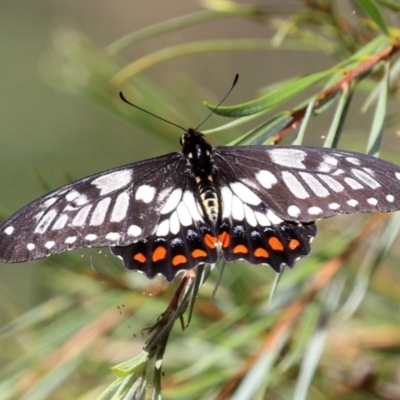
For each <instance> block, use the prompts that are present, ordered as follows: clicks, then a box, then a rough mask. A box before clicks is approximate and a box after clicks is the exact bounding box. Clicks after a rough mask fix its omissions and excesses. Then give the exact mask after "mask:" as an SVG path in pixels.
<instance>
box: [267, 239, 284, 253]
mask: <svg viewBox="0 0 400 400" xmlns="http://www.w3.org/2000/svg"><path fill="white" fill-rule="evenodd" d="M268 243H269V245H270V246H271V248H272V250H277V251H283V250H284V247H283V244H282V242H281V241H280V240H279V239H278V238H277V237H275V236H272V237H271V238H269V240H268Z"/></svg>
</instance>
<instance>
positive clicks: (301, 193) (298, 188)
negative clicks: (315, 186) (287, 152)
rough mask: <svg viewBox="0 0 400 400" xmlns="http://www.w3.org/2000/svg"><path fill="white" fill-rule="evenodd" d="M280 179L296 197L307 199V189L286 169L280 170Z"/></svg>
mask: <svg viewBox="0 0 400 400" xmlns="http://www.w3.org/2000/svg"><path fill="white" fill-rule="evenodd" d="M282 179H283V181H284V182H285V185H286V186H287V188H288V189H289V190H290V191H291V192H292V194H294V195H295V196H296V197H297V198H298V199H307V198H308V197H310V195H309V194H308V192H307V190H306V189H305V188H304V186H303V185H302V184H301V182H300V181H299V180H298V179H297V178H296V177H295V176H294V175H293V174H292V173H291V172H288V171H283V172H282Z"/></svg>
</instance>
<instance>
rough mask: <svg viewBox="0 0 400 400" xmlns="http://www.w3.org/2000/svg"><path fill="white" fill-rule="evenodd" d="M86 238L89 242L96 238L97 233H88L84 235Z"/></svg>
mask: <svg viewBox="0 0 400 400" xmlns="http://www.w3.org/2000/svg"><path fill="white" fill-rule="evenodd" d="M85 239H86V240H89V242H92V241H93V240H96V239H97V235H95V234H94V233H89V234H88V235H86V236H85Z"/></svg>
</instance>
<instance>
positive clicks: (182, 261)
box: [172, 254, 187, 267]
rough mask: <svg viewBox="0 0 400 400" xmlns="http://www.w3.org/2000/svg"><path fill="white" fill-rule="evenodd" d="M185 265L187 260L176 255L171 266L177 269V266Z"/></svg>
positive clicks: (182, 256)
mask: <svg viewBox="0 0 400 400" xmlns="http://www.w3.org/2000/svg"><path fill="white" fill-rule="evenodd" d="M186 263H187V258H186V257H185V256H184V255H182V254H178V255H177V256H175V257H174V258H173V259H172V264H173V266H174V267H177V266H178V265H179V264H186Z"/></svg>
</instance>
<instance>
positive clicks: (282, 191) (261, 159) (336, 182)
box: [214, 146, 400, 270]
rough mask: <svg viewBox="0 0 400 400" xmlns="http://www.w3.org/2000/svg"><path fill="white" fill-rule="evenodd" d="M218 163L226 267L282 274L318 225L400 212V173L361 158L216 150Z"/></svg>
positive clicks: (285, 150)
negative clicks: (341, 217)
mask: <svg viewBox="0 0 400 400" xmlns="http://www.w3.org/2000/svg"><path fill="white" fill-rule="evenodd" d="M214 159H215V164H216V166H215V168H216V170H217V172H216V175H217V177H218V186H220V188H221V204H222V221H221V226H220V233H219V237H220V240H221V243H222V249H223V254H224V258H225V259H226V260H228V261H234V260H237V259H246V260H248V261H249V262H251V263H253V264H269V265H271V266H272V267H273V268H274V269H275V270H280V267H281V265H282V264H286V265H289V266H292V265H293V264H294V262H295V261H296V260H297V259H298V258H300V257H303V256H305V255H307V254H308V253H309V252H310V242H311V240H312V239H313V237H314V236H315V235H316V233H317V230H316V227H315V225H314V221H315V220H316V219H320V218H327V217H331V216H334V215H337V214H343V213H354V212H373V211H385V212H389V211H396V210H398V209H399V208H400V184H399V180H400V168H399V167H397V166H396V165H393V164H391V163H388V162H385V161H383V160H380V159H377V158H373V157H369V156H365V155H362V154H358V153H353V152H348V151H342V150H336V149H326V148H313V147H293V146H291V147H287V146H279V147H275V146H273V147H271V146H247V147H233V148H232V147H218V148H216V149H215V154H214Z"/></svg>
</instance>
